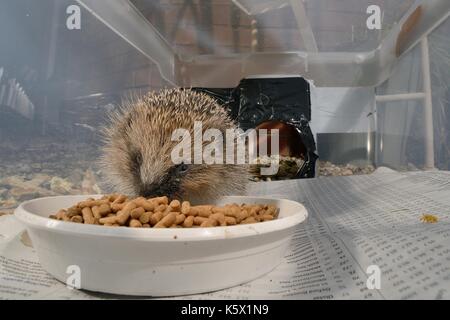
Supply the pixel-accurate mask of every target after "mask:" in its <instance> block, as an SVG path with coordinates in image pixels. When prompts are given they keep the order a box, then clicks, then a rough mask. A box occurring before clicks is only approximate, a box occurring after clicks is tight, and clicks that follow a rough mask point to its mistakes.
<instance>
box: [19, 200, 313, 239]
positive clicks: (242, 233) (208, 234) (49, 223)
mask: <svg viewBox="0 0 450 320" xmlns="http://www.w3.org/2000/svg"><path fill="white" fill-rule="evenodd" d="M80 196H83V197H85V198H89V197H94V198H97V197H101V196H102V194H96V195H63V196H51V197H41V198H36V199H33V200H28V201H25V202H22V203H21V204H20V205H19V206H18V207H17V208H16V209H15V210H14V216H15V217H16V218H17V219H18V220H19V221H20V222H22V223H24V224H25V225H26V226H28V227H33V228H38V229H43V230H47V231H50V232H56V233H66V234H70V235H83V236H92V237H98V236H101V237H110V238H121V239H134V240H141V241H156V242H158V241H162V242H165V241H184V240H186V241H187V240H189V241H206V240H218V239H236V238H243V237H249V236H255V235H261V234H267V233H272V232H276V231H281V230H284V229H289V228H291V227H294V226H296V225H298V224H300V223H302V222H304V221H305V220H306V219H307V217H308V211H307V210H306V208H305V207H304V206H303V205H302V204H301V203H299V202H297V201H293V200H288V199H280V198H269V197H261V196H223V197H221V198H220V199H224V200H226V199H228V198H229V199H230V201H233V200H231V199H234V200H235V202H236V201H238V199H242V200H244V199H248V201H247V202H249V201H251V200H252V199H255V200H264V201H268V202H269V201H283V202H288V203H290V204H291V205H294V206H296V207H297V209H298V210H296V212H295V213H294V214H293V215H291V216H288V217H283V218H280V219H275V220H272V221H265V222H261V223H253V224H245V225H236V226H223V227H205V228H167V229H162V228H161V229H154V228H120V227H108V226H99V225H85V224H78V223H73V222H66V221H58V220H54V219H50V218H48V217H42V216H40V215H38V214H35V213H32V212H30V211H28V210H27V209H25V208H26V207H27V206H28V205H29V204H30V203H33V202H40V201H46V200H49V199H57V198H64V197H65V198H68V197H80ZM242 202H244V201H242Z"/></svg>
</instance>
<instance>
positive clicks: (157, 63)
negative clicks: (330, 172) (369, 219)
mask: <svg viewBox="0 0 450 320" xmlns="http://www.w3.org/2000/svg"><path fill="white" fill-rule="evenodd" d="M106 2H107V3H106ZM378 9H379V11H377V10H378ZM449 10H450V1H448V0H426V1H425V0H423V1H415V0H342V1H334V0H306V1H300V0H298V1H297V0H292V1H290V0H282V1H276V0H264V1H256V0H233V1H231V0H213V1H205V0H197V1H183V0H176V1H173V0H158V1H153V0H130V1H128V0H114V1H99V0H77V1H75V2H74V1H69V0H40V1H33V0H14V1H13V0H7V1H2V2H1V3H0V41H1V43H2V45H1V47H0V48H1V49H0V210H10V209H11V208H14V207H16V206H17V205H18V204H19V203H20V202H21V201H24V200H27V199H31V198H35V197H38V196H50V195H55V194H70V193H71V194H76V193H85V194H89V193H100V192H102V191H103V192H108V191H109V190H107V188H106V187H105V186H104V185H103V184H102V182H101V181H102V180H101V175H102V173H101V171H99V169H98V166H97V159H98V158H99V152H100V151H99V150H100V149H99V146H100V145H101V137H100V129H101V128H102V126H103V124H104V122H105V121H106V115H107V114H108V112H110V111H111V110H114V109H115V108H117V107H118V106H119V105H120V103H121V101H122V99H124V98H127V97H129V96H131V95H135V94H143V93H145V92H147V91H149V90H158V89H161V88H165V87H173V86H179V87H201V88H234V87H236V86H237V85H238V83H239V81H241V79H243V78H248V77H252V76H258V75H269V76H270V75H277V76H279V75H285V76H292V75H294V76H302V77H305V78H306V79H309V80H310V81H311V82H312V84H313V86H312V88H311V122H310V127H311V130H312V132H313V134H314V138H315V142H316V144H317V153H318V155H319V159H320V160H322V161H331V162H333V163H336V164H343V165H345V164H347V163H351V164H357V165H362V166H366V165H374V166H388V167H391V168H394V169H397V170H422V169H433V168H438V169H441V170H449V169H450V112H449V97H450V89H449V83H450V57H449V52H450V19H449ZM378 13H380V15H379V16H378V15H377V14H378ZM78 18H79V19H78ZM377 18H379V22H380V25H379V26H377V23H376V22H377ZM77 19H78V20H77ZM373 19H375V20H373ZM77 21H78V22H79V24H77ZM374 21H375V23H374Z"/></svg>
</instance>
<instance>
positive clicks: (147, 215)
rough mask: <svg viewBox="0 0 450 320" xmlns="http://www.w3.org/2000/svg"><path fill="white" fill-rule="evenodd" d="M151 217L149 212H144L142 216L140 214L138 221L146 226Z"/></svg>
mask: <svg viewBox="0 0 450 320" xmlns="http://www.w3.org/2000/svg"><path fill="white" fill-rule="evenodd" d="M151 216H152V213H151V212H144V213H143V214H141V216H140V217H139V221H140V222H141V223H143V224H148V222H149V221H150V217H151Z"/></svg>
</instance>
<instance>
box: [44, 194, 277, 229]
mask: <svg viewBox="0 0 450 320" xmlns="http://www.w3.org/2000/svg"><path fill="white" fill-rule="evenodd" d="M278 212H279V209H278V208H277V207H276V206H274V205H271V204H241V205H238V204H236V203H233V204H227V205H225V206H215V205H197V206H192V205H191V204H190V202H189V201H183V202H180V201H179V200H172V201H170V200H169V198H168V197H166V196H164V197H155V198H149V199H146V198H144V197H138V198H128V197H127V196H125V195H122V194H111V195H105V196H103V197H102V198H100V199H93V198H89V199H87V200H85V201H81V202H79V203H77V204H76V205H74V206H72V207H70V208H68V209H61V210H59V211H58V212H57V213H56V214H55V215H51V216H50V218H52V219H56V220H62V221H67V222H75V223H84V224H93V225H102V226H109V227H132V228H197V227H216V226H232V225H238V224H249V223H258V222H264V221H270V220H274V219H276V218H277V217H278Z"/></svg>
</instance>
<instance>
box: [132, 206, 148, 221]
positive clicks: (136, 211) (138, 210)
mask: <svg viewBox="0 0 450 320" xmlns="http://www.w3.org/2000/svg"><path fill="white" fill-rule="evenodd" d="M144 212H145V209H144V208H142V207H139V208H134V209H133V210H131V218H133V219H139V218H140V217H141V215H142V214H143V213H144Z"/></svg>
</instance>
